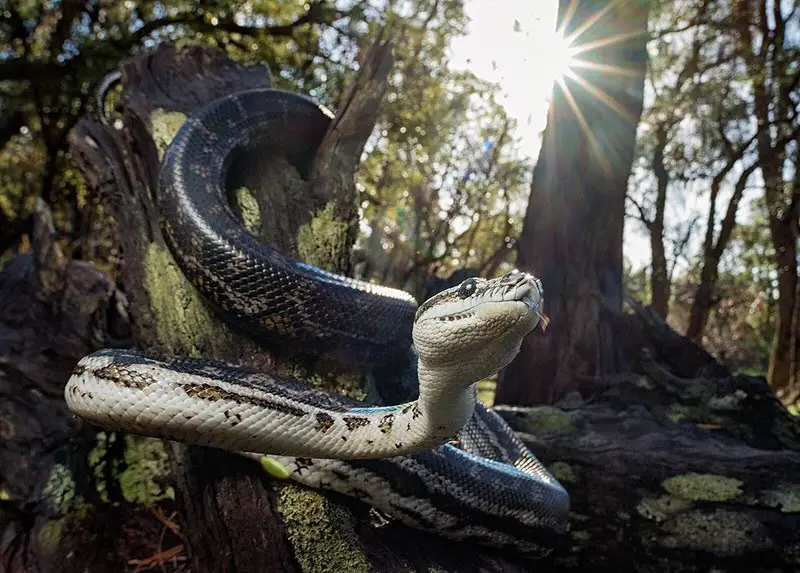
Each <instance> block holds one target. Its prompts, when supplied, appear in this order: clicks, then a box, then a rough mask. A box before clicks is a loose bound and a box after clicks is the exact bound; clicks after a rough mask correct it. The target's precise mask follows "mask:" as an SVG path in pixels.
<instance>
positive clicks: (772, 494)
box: [761, 484, 800, 513]
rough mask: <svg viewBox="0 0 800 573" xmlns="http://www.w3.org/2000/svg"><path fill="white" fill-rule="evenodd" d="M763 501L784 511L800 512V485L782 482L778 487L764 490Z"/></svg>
mask: <svg viewBox="0 0 800 573" xmlns="http://www.w3.org/2000/svg"><path fill="white" fill-rule="evenodd" d="M761 502H762V503H763V504H764V505H766V506H768V507H778V508H780V510H781V512H782V513H800V486H798V485H796V484H782V485H781V486H780V487H779V488H778V489H774V490H767V491H765V492H762V494H761Z"/></svg>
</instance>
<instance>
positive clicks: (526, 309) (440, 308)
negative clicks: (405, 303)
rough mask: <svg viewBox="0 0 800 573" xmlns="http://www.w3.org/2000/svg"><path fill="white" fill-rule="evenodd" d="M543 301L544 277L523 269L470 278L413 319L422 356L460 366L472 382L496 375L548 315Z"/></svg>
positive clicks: (432, 363)
mask: <svg viewBox="0 0 800 573" xmlns="http://www.w3.org/2000/svg"><path fill="white" fill-rule="evenodd" d="M542 301H543V292H542V283H541V281H540V280H539V279H537V278H536V277H534V276H533V275H530V274H528V273H523V272H520V271H512V272H510V273H507V274H505V275H503V276H502V277H498V278H494V279H482V278H469V279H467V280H465V281H464V282H462V283H461V284H460V285H458V286H456V287H453V288H450V289H447V290H444V291H442V292H440V293H438V294H436V295H434V296H433V297H431V298H430V299H428V300H427V301H425V302H424V303H423V304H422V305H421V306H420V307H419V309H418V310H417V313H416V316H415V318H414V330H413V339H414V346H415V348H416V350H417V354H418V355H419V358H420V361H422V362H423V363H424V364H425V365H426V366H427V367H429V368H437V369H440V370H442V371H451V370H457V371H458V372H459V375H463V376H465V377H466V378H465V380H464V381H465V382H467V383H469V384H471V383H472V382H474V381H476V380H480V379H481V378H485V377H487V376H491V375H493V374H494V373H496V372H497V371H498V370H500V369H501V368H504V367H505V366H507V365H508V363H510V362H511V360H513V359H514V357H515V356H516V355H517V353H518V352H519V349H520V345H521V344H522V339H523V338H524V337H525V336H526V335H527V334H528V333H529V332H531V330H533V329H534V328H535V327H536V326H537V325H538V324H539V322H540V321H542V320H545V319H544V316H543V314H542V311H541V308H542ZM467 379H469V380H467Z"/></svg>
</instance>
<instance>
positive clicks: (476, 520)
mask: <svg viewBox="0 0 800 573" xmlns="http://www.w3.org/2000/svg"><path fill="white" fill-rule="evenodd" d="M329 123H330V114H329V113H327V112H325V111H324V110H323V109H322V108H321V107H320V106H318V105H317V104H315V103H314V102H313V101H311V100H309V99H307V98H304V97H302V96H299V95H296V94H291V93H288V92H282V91H279V90H271V89H259V90H251V91H247V92H241V93H237V94H232V95H230V96H227V97H224V98H222V99H220V100H217V101H215V102H212V103H211V104H209V105H208V106H206V107H205V108H204V109H203V110H201V111H200V112H199V113H198V114H197V115H195V116H193V117H191V118H189V119H188V120H187V122H186V123H185V124H184V126H183V127H182V128H181V130H180V131H179V133H178V134H177V135H176V137H175V139H174V140H173V142H172V144H171V146H170V148H169V150H168V151H167V154H166V156H165V159H164V163H163V166H162V171H161V179H160V185H159V208H160V212H161V217H162V228H163V231H164V236H165V238H166V241H167V244H168V245H169V248H170V250H171V251H172V253H173V256H174V258H175V260H176V261H177V263H178V264H179V266H180V267H181V269H182V271H183V272H184V274H185V275H186V276H187V278H188V279H189V280H190V281H191V282H192V283H193V284H194V285H195V286H196V287H197V289H198V290H199V291H200V292H201V293H202V294H203V296H204V297H205V298H206V299H207V300H208V301H209V302H210V303H211V304H212V306H213V307H215V309H216V310H217V311H218V312H219V313H220V314H221V315H222V316H224V317H225V318H226V319H227V320H229V321H231V322H233V323H235V324H238V325H240V326H242V327H245V328H247V329H248V330H249V331H251V332H253V333H254V334H256V335H258V336H263V337H265V338H267V339H270V340H275V341H280V342H282V343H284V344H291V345H293V346H295V347H302V348H303V349H307V350H308V351H310V352H313V353H316V354H333V355H335V356H336V357H337V358H343V359H345V360H348V361H356V362H359V363H362V364H379V363H382V362H385V361H387V360H391V359H392V358H394V357H397V356H400V355H402V354H403V353H405V352H406V351H407V349H408V346H409V344H410V342H411V341H412V340H413V344H414V349H415V351H416V354H417V356H418V377H419V397H418V399H417V400H415V401H413V402H408V403H405V404H400V405H396V406H384V407H368V406H365V405H364V404H361V403H359V402H357V401H354V400H352V399H349V398H346V397H343V396H339V395H335V394H330V393H326V392H324V391H322V390H319V389H316V388H313V387H312V386H310V385H308V384H306V383H304V382H302V381H297V380H285V379H277V378H275V377H273V376H271V375H268V374H265V373H259V372H254V371H252V370H249V369H246V368H242V367H239V366H235V365H230V364H224V363H219V362H216V361H210V360H198V359H186V358H178V359H173V360H169V361H165V360H160V359H156V358H153V357H150V356H147V355H145V354H143V353H139V352H135V351H129V350H119V349H105V350H101V351H98V352H96V353H93V354H91V355H89V356H87V357H84V358H83V359H81V361H80V362H79V363H78V365H77V366H76V367H75V370H74V372H73V375H72V376H71V378H70V380H69V381H68V383H67V385H66V387H65V397H66V400H67V405H68V407H69V408H70V409H71V410H72V411H73V412H74V413H76V414H78V415H80V416H82V417H83V418H85V419H87V420H90V421H92V422H94V423H96V424H98V425H100V426H103V427H106V428H109V429H115V430H124V431H129V432H134V433H138V434H142V435H149V436H156V437H162V438H169V439H175V440H180V441H184V442H187V443H193V444H198V445H205V446H212V447H218V448H222V449H226V450H229V451H234V452H240V453H247V452H257V453H264V454H269V455H270V456H271V457H272V458H273V459H275V460H277V461H278V462H280V463H281V464H282V465H283V466H284V467H285V468H286V469H288V470H289V472H290V473H291V477H292V478H293V479H294V480H296V481H298V482H300V483H303V484H305V485H308V486H311V487H318V488H323V489H331V490H335V491H339V492H341V493H344V494H347V495H350V496H354V497H357V498H359V499H362V500H364V501H366V502H367V503H369V504H371V505H372V506H373V507H375V508H377V509H379V510H381V511H383V512H384V513H385V514H387V515H389V516H391V517H393V518H395V519H398V520H399V521H401V522H404V523H406V524H408V525H411V526H413V527H417V528H419V529H423V530H426V531H431V532H434V533H436V534H439V535H442V536H445V537H448V538H452V539H458V540H471V541H474V542H477V543H481V544H487V545H493V546H500V547H513V548H515V549H517V550H519V551H521V552H523V553H524V554H530V555H539V554H542V553H544V552H546V551H547V550H548V548H549V547H551V546H552V543H553V542H554V540H555V539H556V538H557V537H558V535H560V534H562V533H563V532H564V531H565V530H566V527H567V521H568V516H569V499H568V496H567V493H566V491H565V490H564V489H563V488H562V487H561V485H560V484H559V483H558V481H557V480H555V479H554V478H553V476H552V475H551V474H550V473H549V472H548V471H547V470H546V469H545V468H544V467H543V466H542V464H541V463H540V462H539V461H538V460H537V459H536V458H535V457H534V455H533V454H532V453H531V452H530V451H528V450H527V448H525V447H524V445H523V444H522V443H521V442H520V440H519V439H518V438H517V437H516V435H515V434H514V432H513V431H512V430H511V429H510V428H509V427H508V426H507V425H506V424H505V423H504V422H503V420H502V419H501V418H500V417H499V416H497V415H496V414H494V413H493V412H491V411H488V410H486V409H485V408H483V407H482V406H480V405H479V404H476V399H475V392H476V387H475V383H476V382H477V380H479V379H481V378H484V377H487V376H490V375H492V374H494V373H495V372H497V371H498V370H499V369H500V368H502V367H504V366H505V365H506V364H508V363H509V362H510V360H511V359H513V357H514V356H515V355H516V354H517V352H518V351H519V348H520V344H521V341H522V339H523V338H524V336H525V335H527V334H528V333H529V332H530V331H531V330H532V329H533V328H534V327H536V325H537V323H538V322H539V320H540V318H541V313H540V306H541V303H542V291H541V283H540V282H539V281H538V279H535V278H534V277H532V276H531V275H528V274H526V273H519V272H513V273H509V274H507V275H505V276H503V277H499V278H496V279H491V280H486V279H477V278H471V279H468V280H466V281H464V282H463V283H462V284H461V285H459V286H457V287H454V288H451V289H448V290H445V291H443V292H441V293H439V294H437V295H435V296H433V297H432V298H431V299H429V300H428V301H426V302H424V303H423V304H422V305H420V306H419V308H417V305H416V301H415V300H414V299H413V297H411V296H410V295H408V294H407V293H405V292H403V291H398V290H394V289H389V288H385V287H380V286H376V285H372V284H370V283H366V282H363V281H357V280H354V279H350V278H346V277H343V276H339V275H336V274H333V273H328V272H326V271H323V270H321V269H317V268H314V267H311V266H309V265H305V264H303V263H300V262H297V261H294V260H292V259H290V258H288V257H285V256H283V255H281V254H280V253H278V252H276V251H275V250H274V249H272V248H270V247H269V246H267V245H264V244H262V243H261V242H259V241H257V240H256V239H255V238H254V237H253V236H252V235H250V234H249V233H248V232H247V231H245V230H244V229H243V228H242V227H241V225H240V223H239V222H238V220H237V219H236V217H235V215H234V213H233V211H232V209H231V207H230V205H229V203H228V201H227V193H226V191H225V189H226V185H227V182H228V181H229V177H230V176H231V174H230V173H229V171H230V168H231V166H232V165H234V164H235V161H236V158H237V155H238V154H239V153H240V152H241V151H243V150H246V151H252V150H253V149H263V148H271V149H280V150H282V151H284V152H285V153H286V155H287V157H289V158H290V159H291V160H293V163H294V164H295V165H297V166H298V168H299V169H300V171H301V173H303V171H304V166H305V168H307V166H308V165H310V160H309V158H313V154H314V151H315V150H316V148H317V146H318V145H319V142H320V141H321V139H322V137H323V136H324V134H325V132H326V130H327V128H328V126H329ZM448 441H452V442H454V443H455V445H453V443H447V442H448ZM456 446H457V447H456Z"/></svg>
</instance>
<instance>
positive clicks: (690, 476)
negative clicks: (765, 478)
mask: <svg viewBox="0 0 800 573" xmlns="http://www.w3.org/2000/svg"><path fill="white" fill-rule="evenodd" d="M742 485H743V484H742V482H740V481H739V480H737V479H733V478H729V477H725V476H720V475H715V474H696V473H687V474H681V475H677V476H674V477H671V478H669V479H666V480H664V481H662V482H661V486H662V487H663V488H664V489H665V490H666V491H667V492H668V493H671V494H672V495H675V496H678V497H680V498H683V499H687V500H690V501H728V500H730V499H732V498H734V497H737V496H738V495H741V493H742V490H741V487H742Z"/></svg>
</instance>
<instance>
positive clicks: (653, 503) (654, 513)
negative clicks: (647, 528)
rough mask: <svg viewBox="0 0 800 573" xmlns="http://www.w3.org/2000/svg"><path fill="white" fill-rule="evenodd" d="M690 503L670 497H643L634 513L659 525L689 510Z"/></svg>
mask: <svg viewBox="0 0 800 573" xmlns="http://www.w3.org/2000/svg"><path fill="white" fill-rule="evenodd" d="M692 505H693V504H692V502H691V501H688V500H686V499H682V498H680V497H675V496H672V495H662V496H660V497H656V498H653V497H645V498H644V499H642V500H641V501H640V502H639V503H638V504H637V505H636V512H637V513H638V514H639V515H641V516H642V517H644V518H645V519H649V520H651V521H655V522H656V523H661V522H662V521H666V520H667V519H669V518H671V517H672V516H674V515H677V514H679V513H683V512H684V511H686V510H688V509H691V507H692Z"/></svg>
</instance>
